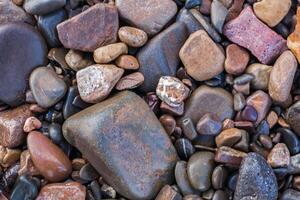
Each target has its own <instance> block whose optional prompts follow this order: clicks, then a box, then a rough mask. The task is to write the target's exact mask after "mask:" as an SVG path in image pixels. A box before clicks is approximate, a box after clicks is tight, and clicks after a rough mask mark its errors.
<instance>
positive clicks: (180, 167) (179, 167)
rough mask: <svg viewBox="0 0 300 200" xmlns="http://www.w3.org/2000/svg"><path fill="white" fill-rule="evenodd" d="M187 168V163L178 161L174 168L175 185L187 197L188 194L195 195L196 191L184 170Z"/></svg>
mask: <svg viewBox="0 0 300 200" xmlns="http://www.w3.org/2000/svg"><path fill="white" fill-rule="evenodd" d="M186 167H187V162H185V161H178V162H177V164H176V167H175V180H176V183H177V185H178V187H179V190H180V191H181V193H182V194H183V195H188V194H196V193H197V191H196V190H195V189H194V188H193V187H192V185H191V183H190V181H189V179H188V175H187V171H186V169H187V168H186Z"/></svg>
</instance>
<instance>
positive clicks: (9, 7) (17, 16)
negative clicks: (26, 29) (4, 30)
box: [0, 0, 34, 24]
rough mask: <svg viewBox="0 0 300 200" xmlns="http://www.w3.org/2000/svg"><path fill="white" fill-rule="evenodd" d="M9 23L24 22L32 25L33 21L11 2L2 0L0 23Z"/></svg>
mask: <svg viewBox="0 0 300 200" xmlns="http://www.w3.org/2000/svg"><path fill="white" fill-rule="evenodd" d="M9 22H21V23H22V22H25V23H29V24H34V19H33V17H32V16H31V15H30V14H28V13H26V12H25V11H24V10H23V9H22V8H20V7H19V6H17V5H15V4H14V3H13V1H10V0H2V1H1V4H0V23H1V24H5V23H9Z"/></svg>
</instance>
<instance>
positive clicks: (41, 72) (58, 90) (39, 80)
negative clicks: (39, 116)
mask: <svg viewBox="0 0 300 200" xmlns="http://www.w3.org/2000/svg"><path fill="white" fill-rule="evenodd" d="M29 85H30V89H31V91H32V93H33V96H34V99H35V100H36V102H37V104H38V105H39V106H41V107H43V108H49V107H51V106H53V105H54V104H56V103H57V102H59V101H60V100H61V99H62V98H63V97H64V96H65V94H66V92H67V85H66V83H65V82H64V81H63V80H62V79H61V78H60V77H59V76H58V75H57V74H56V73H55V71H54V70H52V69H50V68H47V67H38V68H36V69H35V70H34V71H33V72H32V73H31V74H30V78H29Z"/></svg>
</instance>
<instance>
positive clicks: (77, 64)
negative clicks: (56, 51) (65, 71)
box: [64, 49, 93, 71]
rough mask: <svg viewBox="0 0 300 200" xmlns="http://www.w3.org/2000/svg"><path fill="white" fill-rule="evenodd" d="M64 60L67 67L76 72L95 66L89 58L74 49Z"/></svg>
mask: <svg viewBox="0 0 300 200" xmlns="http://www.w3.org/2000/svg"><path fill="white" fill-rule="evenodd" d="M64 59H65V61H66V63H67V65H68V66H69V67H70V68H71V69H73V70H75V71H79V70H81V69H83V68H85V67H87V66H90V65H92V64H93V61H92V60H91V59H89V58H87V57H86V56H85V55H84V54H83V53H82V52H80V51H76V50H73V49H70V50H69V51H68V53H67V54H66V56H65V58H64Z"/></svg>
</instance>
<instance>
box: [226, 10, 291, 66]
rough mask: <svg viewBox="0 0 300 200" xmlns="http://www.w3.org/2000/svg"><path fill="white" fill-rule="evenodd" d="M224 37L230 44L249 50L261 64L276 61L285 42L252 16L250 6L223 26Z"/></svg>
mask: <svg viewBox="0 0 300 200" xmlns="http://www.w3.org/2000/svg"><path fill="white" fill-rule="evenodd" d="M223 32H224V35H225V36H226V37H227V38H228V39H229V40H231V41H232V42H234V43H236V44H238V45H240V46H242V47H245V48H246V49H248V50H250V51H251V52H252V54H253V55H254V56H255V57H257V59H258V60H259V61H260V62H262V63H263V64H268V63H270V62H272V61H273V60H274V59H276V58H277V57H278V56H279V54H280V53H281V51H282V50H283V49H284V48H285V47H286V41H285V40H284V39H283V38H282V37H281V36H280V35H278V34H277V33H276V32H274V31H273V30H272V29H270V28H269V27H268V26H267V25H265V24H264V23H262V22H261V21H259V20H258V19H257V17H256V16H255V15H254V13H253V10H252V8H251V6H248V7H246V8H244V10H243V11H242V12H241V14H240V15H239V16H238V17H237V18H235V19H233V20H231V21H229V22H228V23H227V24H225V26H224V30H223Z"/></svg>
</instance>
